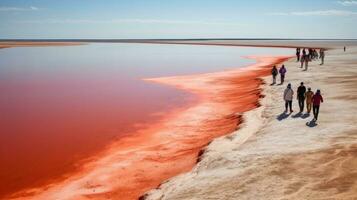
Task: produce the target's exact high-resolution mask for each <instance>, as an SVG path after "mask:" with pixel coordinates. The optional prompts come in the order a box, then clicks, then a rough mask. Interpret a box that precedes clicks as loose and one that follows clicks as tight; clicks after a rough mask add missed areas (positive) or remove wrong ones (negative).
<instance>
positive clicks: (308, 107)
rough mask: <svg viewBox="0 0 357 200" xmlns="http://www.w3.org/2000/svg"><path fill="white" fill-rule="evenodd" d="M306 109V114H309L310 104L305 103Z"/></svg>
mask: <svg viewBox="0 0 357 200" xmlns="http://www.w3.org/2000/svg"><path fill="white" fill-rule="evenodd" d="M306 109H307V113H309V114H310V112H311V103H306Z"/></svg>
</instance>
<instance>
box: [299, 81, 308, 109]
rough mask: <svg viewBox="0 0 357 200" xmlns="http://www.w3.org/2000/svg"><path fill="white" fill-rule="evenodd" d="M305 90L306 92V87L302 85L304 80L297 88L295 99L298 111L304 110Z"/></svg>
mask: <svg viewBox="0 0 357 200" xmlns="http://www.w3.org/2000/svg"><path fill="white" fill-rule="evenodd" d="M305 92H306V87H305V86H304V82H301V83H300V86H299V87H298V89H297V100H298V102H299V108H300V112H303V111H304V104H305Z"/></svg>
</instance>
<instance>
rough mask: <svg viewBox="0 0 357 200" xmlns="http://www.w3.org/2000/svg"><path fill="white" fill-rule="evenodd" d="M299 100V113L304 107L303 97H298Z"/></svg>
mask: <svg viewBox="0 0 357 200" xmlns="http://www.w3.org/2000/svg"><path fill="white" fill-rule="evenodd" d="M298 100H299V108H300V112H302V111H304V106H305V97H304V96H301V97H300V96H299V97H298Z"/></svg>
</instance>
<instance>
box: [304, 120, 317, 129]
mask: <svg viewBox="0 0 357 200" xmlns="http://www.w3.org/2000/svg"><path fill="white" fill-rule="evenodd" d="M306 126H308V127H310V128H313V127H315V126H317V124H316V121H315V120H311V121H309V122H306Z"/></svg>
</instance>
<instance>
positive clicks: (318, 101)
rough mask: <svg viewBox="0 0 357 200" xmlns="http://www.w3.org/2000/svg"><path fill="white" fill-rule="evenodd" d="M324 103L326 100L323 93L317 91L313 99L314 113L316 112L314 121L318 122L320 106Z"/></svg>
mask: <svg viewBox="0 0 357 200" xmlns="http://www.w3.org/2000/svg"><path fill="white" fill-rule="evenodd" d="M322 102H324V99H323V98H322V96H321V91H320V90H317V91H316V93H315V95H314V96H313V97H312V111H313V112H314V120H315V121H317V117H318V116H319V111H320V104H321V103H322Z"/></svg>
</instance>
